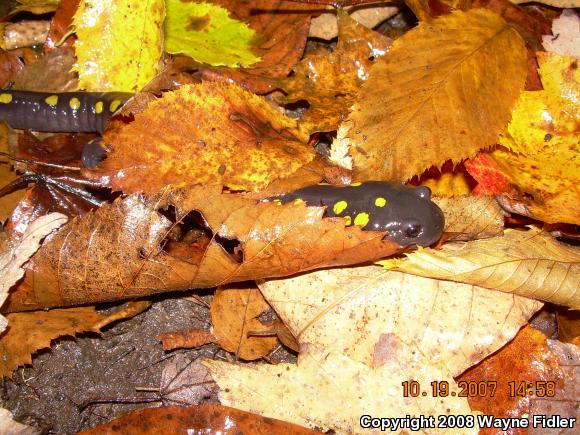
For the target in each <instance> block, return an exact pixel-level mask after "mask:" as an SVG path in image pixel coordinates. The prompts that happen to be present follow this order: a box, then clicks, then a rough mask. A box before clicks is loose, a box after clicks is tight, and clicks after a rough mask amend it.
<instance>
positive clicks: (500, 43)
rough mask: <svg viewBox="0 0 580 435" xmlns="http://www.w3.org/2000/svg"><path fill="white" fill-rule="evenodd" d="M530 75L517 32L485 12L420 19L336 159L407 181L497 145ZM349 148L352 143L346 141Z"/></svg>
mask: <svg viewBox="0 0 580 435" xmlns="http://www.w3.org/2000/svg"><path fill="white" fill-rule="evenodd" d="M525 78H526V51H525V47H524V43H523V41H522V39H521V37H520V36H519V35H518V33H517V32H516V31H515V30H514V29H513V28H512V27H511V26H509V25H508V24H507V23H506V22H505V21H504V20H503V19H501V18H500V17H499V16H498V15H496V14H494V13H492V12H489V11H487V10H485V9H472V10H470V11H468V12H461V11H456V12H453V13H451V14H449V15H446V16H443V17H440V18H438V19H436V20H433V21H432V22H430V23H420V24H419V26H418V27H416V28H414V29H412V30H410V31H409V32H407V33H406V34H405V35H404V36H402V37H401V38H399V39H397V40H396V41H395V42H394V43H393V47H392V48H391V50H390V51H389V53H388V54H387V55H385V56H384V57H383V58H381V59H380V60H379V61H378V62H377V63H376V65H375V66H374V67H373V68H372V69H371V71H370V77H369V80H367V81H366V82H365V84H364V85H363V86H362V88H361V91H360V93H359V96H358V98H357V101H356V103H355V105H354V106H353V108H352V111H351V114H350V115H349V118H348V121H347V122H346V123H345V124H343V126H342V127H341V129H339V132H338V137H337V140H336V141H335V144H336V145H334V144H333V146H336V149H335V151H334V159H335V160H336V161H341V160H342V158H343V156H344V153H345V152H348V154H349V155H350V156H351V157H352V159H353V166H354V171H355V178H357V179H361V180H362V179H377V178H381V179H397V180H402V181H405V180H407V179H408V178H410V177H412V176H413V175H416V174H420V173H421V172H423V171H424V170H425V169H427V168H429V167H430V166H432V165H435V166H440V165H441V164H443V162H445V161H446V160H449V159H450V160H452V161H453V162H459V161H461V160H462V159H465V158H468V157H472V156H474V155H475V154H476V153H477V152H478V151H479V150H480V149H482V148H485V147H488V146H490V145H493V144H494V143H496V141H497V138H498V135H499V133H500V132H501V130H502V129H503V128H504V126H505V124H506V122H507V121H508V120H509V116H510V111H511V109H512V107H513V105H514V104H515V102H516V99H517V97H518V95H519V93H520V90H521V89H522V88H523V86H524V82H525ZM345 145H348V146H345Z"/></svg>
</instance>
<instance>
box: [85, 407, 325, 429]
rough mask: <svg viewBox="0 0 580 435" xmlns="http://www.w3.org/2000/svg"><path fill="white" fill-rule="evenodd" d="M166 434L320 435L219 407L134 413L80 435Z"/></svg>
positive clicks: (165, 409)
mask: <svg viewBox="0 0 580 435" xmlns="http://www.w3.org/2000/svg"><path fill="white" fill-rule="evenodd" d="M161 427H162V428H163V431H164V432H166V433H224V434H231V433H237V434H243V433H251V434H256V435H271V434H282V433H284V434H288V435H316V434H318V433H319V432H314V431H311V430H308V429H306V428H302V427H300V426H297V425H294V424H290V423H285V422H283V421H278V420H272V419H268V418H263V417H260V416H257V415H254V414H251V413H249V412H243V411H240V410H238V409H233V408H228V407H226V406H221V405H215V404H213V403H212V404H204V405H199V406H189V407H180V406H166V407H160V408H147V409H139V410H137V411H133V412H132V413H130V414H127V415H124V416H122V417H120V418H118V419H116V420H113V421H111V422H109V423H105V424H102V425H99V426H96V427H94V428H92V429H89V430H87V431H83V432H79V435H113V434H125V435H143V434H158V433H159V428H161Z"/></svg>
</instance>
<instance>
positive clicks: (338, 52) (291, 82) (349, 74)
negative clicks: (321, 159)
mask: <svg viewBox="0 0 580 435" xmlns="http://www.w3.org/2000/svg"><path fill="white" fill-rule="evenodd" d="M337 14H338V44H337V45H336V49H335V50H334V51H332V52H330V51H328V50H327V49H326V48H320V49H318V50H316V51H315V52H313V53H310V54H308V55H306V56H305V58H304V59H303V60H302V61H301V62H300V63H299V64H298V65H297V66H296V67H295V68H294V69H293V71H294V74H293V75H292V76H290V77H288V78H285V79H281V80H280V81H279V84H280V86H281V87H282V88H283V89H284V91H286V93H287V94H288V95H287V96H286V97H285V98H284V101H285V102H294V101H299V100H305V101H308V103H309V104H310V107H309V108H308V110H307V111H306V113H305V115H304V117H303V119H302V124H303V128H304V129H305V130H306V131H308V132H309V133H313V132H316V131H332V130H336V129H337V128H338V125H339V123H340V121H341V120H343V119H344V118H345V116H346V114H347V112H348V109H349V107H350V106H351V105H352V103H353V101H354V99H355V97H356V94H357V93H358V91H359V88H360V86H361V85H362V84H363V83H364V82H365V81H366V80H367V78H368V76H369V69H370V67H371V65H372V64H373V63H374V60H375V59H376V58H379V57H380V56H382V55H384V54H385V53H386V52H387V50H388V49H389V47H390V46H391V40H390V39H389V38H387V37H385V36H383V35H381V34H380V33H377V32H374V31H372V30H370V29H367V28H366V27H364V26H363V25H361V24H359V23H358V22H356V21H355V20H354V19H353V18H351V17H350V15H348V14H347V13H346V12H345V11H344V10H342V9H339V10H338V12H337Z"/></svg>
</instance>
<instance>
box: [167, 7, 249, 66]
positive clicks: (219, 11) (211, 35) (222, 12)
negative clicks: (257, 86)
mask: <svg viewBox="0 0 580 435" xmlns="http://www.w3.org/2000/svg"><path fill="white" fill-rule="evenodd" d="M166 5H167V17H166V18H165V51H167V52H168V53H171V54H186V55H188V56H190V57H192V58H193V59H195V60H197V61H198V62H202V63H207V64H209V65H215V66H219V65H226V66H229V67H237V66H249V65H251V64H253V63H256V62H258V61H259V60H260V57H259V56H257V55H256V53H255V52H256V51H257V49H256V48H257V47H256V46H257V44H258V42H259V41H260V35H259V34H257V33H256V32H254V30H253V29H251V28H250V27H248V26H247V25H246V24H245V23H242V22H240V21H237V20H233V19H232V18H230V17H229V14H228V11H227V10H226V9H224V8H222V7H221V6H217V5H213V4H211V3H194V2H184V1H182V0H167V2H166Z"/></svg>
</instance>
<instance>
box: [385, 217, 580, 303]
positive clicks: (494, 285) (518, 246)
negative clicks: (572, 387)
mask: <svg viewBox="0 0 580 435" xmlns="http://www.w3.org/2000/svg"><path fill="white" fill-rule="evenodd" d="M382 263H383V262H382ZM383 264H386V265H390V266H392V265H395V266H396V268H397V269H398V270H402V271H404V272H408V273H413V274H416V275H421V276H429V277H432V278H438V279H445V280H451V281H457V282H465V283H470V284H474V285H478V286H481V287H485V288H489V289H494V290H500V291H503V292H510V293H514V294H518V295H520V296H525V297H529V298H534V299H540V300H543V301H546V302H552V303H555V304H560V305H565V306H569V307H571V308H574V309H578V308H580V248H578V247H574V246H570V245H566V244H564V243H560V242H558V241H557V240H556V239H554V238H553V237H552V236H551V235H550V234H548V233H545V232H542V231H541V230H540V229H537V228H535V227H531V228H530V229H529V230H528V231H517V230H512V229H508V230H506V231H505V234H504V236H503V237H493V238H491V239H485V240H475V241H472V242H467V243H449V244H446V245H444V246H443V247H442V248H441V249H440V250H434V249H420V250H418V251H416V252H413V253H411V254H409V255H407V256H406V258H405V259H404V260H386V261H385V262H384V263H383Z"/></svg>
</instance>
